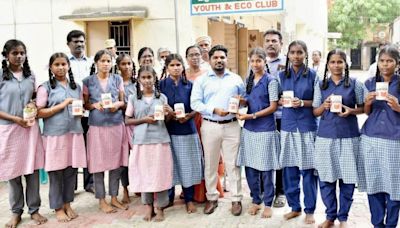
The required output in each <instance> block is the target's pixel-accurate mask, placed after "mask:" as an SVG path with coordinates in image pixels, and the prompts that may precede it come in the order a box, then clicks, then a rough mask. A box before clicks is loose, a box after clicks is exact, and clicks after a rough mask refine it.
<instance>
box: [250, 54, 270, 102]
mask: <svg viewBox="0 0 400 228" xmlns="http://www.w3.org/2000/svg"><path fill="white" fill-rule="evenodd" d="M254 55H256V56H257V57H258V58H260V59H262V60H263V61H265V60H266V58H267V53H265V51H264V49H262V48H260V47H256V48H253V49H252V50H251V51H250V53H249V59H251V57H252V56H254ZM265 62H266V61H265ZM265 68H266V69H267V73H269V67H268V64H267V63H265ZM254 77H255V75H254V72H253V69H250V74H249V77H248V80H247V85H246V93H247V94H250V93H251V90H252V89H253V86H254Z"/></svg>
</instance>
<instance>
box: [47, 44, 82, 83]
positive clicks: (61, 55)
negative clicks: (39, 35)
mask: <svg viewBox="0 0 400 228" xmlns="http://www.w3.org/2000/svg"><path fill="white" fill-rule="evenodd" d="M57 58H64V59H65V60H66V61H67V63H68V67H69V69H68V75H69V87H70V88H71V89H73V90H75V89H76V88H77V86H76V82H75V78H74V74H73V73H72V69H71V63H70V61H69V59H68V56H67V55H66V54H64V53H62V52H56V53H54V54H53V55H51V56H50V60H49V82H50V87H51V88H52V89H54V88H56V78H55V76H54V74H53V72H52V71H51V65H53V63H54V61H55V60H56V59H57Z"/></svg>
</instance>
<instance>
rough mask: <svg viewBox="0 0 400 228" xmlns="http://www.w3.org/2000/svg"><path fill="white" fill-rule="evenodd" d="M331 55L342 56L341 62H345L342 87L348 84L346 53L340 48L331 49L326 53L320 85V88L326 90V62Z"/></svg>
mask: <svg viewBox="0 0 400 228" xmlns="http://www.w3.org/2000/svg"><path fill="white" fill-rule="evenodd" d="M333 55H339V56H340V57H341V58H342V60H343V62H344V63H345V68H344V87H346V88H347V87H349V86H350V76H349V64H347V61H346V53H345V52H344V51H342V50H340V49H333V50H331V51H330V52H328V55H327V57H326V63H325V70H324V79H323V80H322V85H321V89H322V90H326V89H327V88H328V63H329V61H330V59H331V57H332V56H333Z"/></svg>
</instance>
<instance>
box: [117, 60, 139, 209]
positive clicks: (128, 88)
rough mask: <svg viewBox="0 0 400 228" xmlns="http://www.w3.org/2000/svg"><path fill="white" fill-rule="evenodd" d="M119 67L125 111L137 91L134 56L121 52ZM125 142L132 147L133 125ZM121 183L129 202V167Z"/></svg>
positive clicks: (130, 126)
mask: <svg viewBox="0 0 400 228" xmlns="http://www.w3.org/2000/svg"><path fill="white" fill-rule="evenodd" d="M116 64H117V68H118V70H119V71H120V73H121V76H122V79H123V81H124V91H125V105H124V107H123V109H122V110H123V111H125V110H126V105H127V104H128V98H129V96H130V95H132V94H134V93H136V67H135V63H134V62H133V61H132V58H131V57H130V56H129V55H128V54H125V53H122V54H120V55H119V56H118V57H117V60H116ZM123 114H124V113H123ZM125 129H126V134H125V142H124V143H125V144H126V143H128V144H129V148H130V149H131V148H132V144H131V142H132V141H131V139H132V137H133V125H128V126H125ZM121 184H122V187H123V188H124V196H123V198H122V203H125V204H128V203H130V202H131V200H130V198H129V191H128V186H129V177H128V167H123V168H122V172H121Z"/></svg>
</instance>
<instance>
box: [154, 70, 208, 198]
mask: <svg viewBox="0 0 400 228" xmlns="http://www.w3.org/2000/svg"><path fill="white" fill-rule="evenodd" d="M192 85H193V84H192V83H191V82H189V81H187V82H186V83H185V82H184V81H183V80H182V78H180V79H179V81H178V83H177V84H175V81H174V80H173V79H172V78H171V77H170V76H169V77H167V78H166V79H164V80H161V81H160V90H161V92H162V93H163V94H165V96H166V97H167V98H168V105H169V106H171V107H172V108H173V107H174V104H176V103H183V104H184V106H185V112H186V113H190V112H192V109H191V108H190V94H191V92H192ZM166 127H167V130H168V133H169V134H170V136H171V148H172V157H173V159H174V182H173V185H177V184H180V185H182V186H183V188H184V195H185V200H186V201H193V193H194V188H193V186H194V185H195V184H198V183H200V182H201V179H202V178H203V166H202V159H201V158H202V149H201V144H200V139H199V136H198V134H197V130H196V126H195V123H194V119H193V118H191V119H190V120H188V121H186V122H185V123H183V124H181V123H179V121H177V120H174V119H172V120H170V121H169V122H167V123H166ZM189 188H190V189H189Z"/></svg>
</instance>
